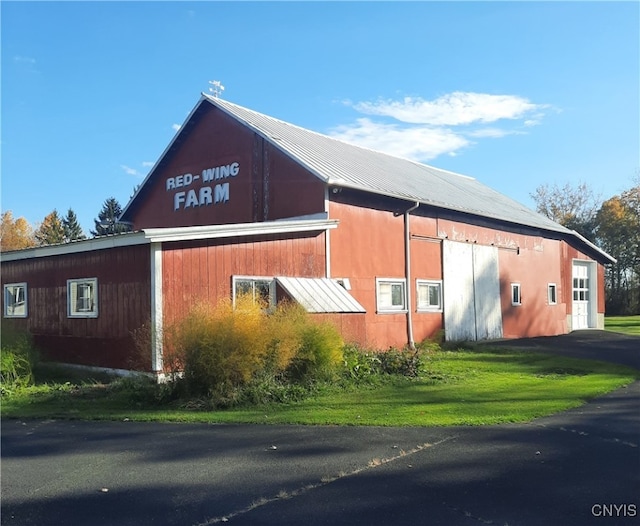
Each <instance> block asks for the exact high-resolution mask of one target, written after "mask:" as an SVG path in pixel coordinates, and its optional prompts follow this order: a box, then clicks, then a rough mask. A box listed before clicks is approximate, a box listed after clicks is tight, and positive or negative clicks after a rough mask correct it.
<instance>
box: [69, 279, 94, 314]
mask: <svg viewBox="0 0 640 526" xmlns="http://www.w3.org/2000/svg"><path fill="white" fill-rule="evenodd" d="M67 316H68V317H69V318H97V317H98V279H97V278H83V279H70V280H67Z"/></svg>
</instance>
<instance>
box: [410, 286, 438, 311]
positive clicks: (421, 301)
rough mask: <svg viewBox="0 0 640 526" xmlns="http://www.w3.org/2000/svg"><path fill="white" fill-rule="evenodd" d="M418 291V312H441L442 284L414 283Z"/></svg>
mask: <svg viewBox="0 0 640 526" xmlns="http://www.w3.org/2000/svg"><path fill="white" fill-rule="evenodd" d="M416 285H417V289H418V291H417V292H418V293H417V296H418V310H419V311H441V310H442V282H441V281H426V280H417V281H416Z"/></svg>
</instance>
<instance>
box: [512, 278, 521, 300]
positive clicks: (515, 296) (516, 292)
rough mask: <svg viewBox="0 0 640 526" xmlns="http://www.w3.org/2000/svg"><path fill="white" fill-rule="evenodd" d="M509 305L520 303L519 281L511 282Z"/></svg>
mask: <svg viewBox="0 0 640 526" xmlns="http://www.w3.org/2000/svg"><path fill="white" fill-rule="evenodd" d="M511 305H522V296H521V293H520V283H512V284H511Z"/></svg>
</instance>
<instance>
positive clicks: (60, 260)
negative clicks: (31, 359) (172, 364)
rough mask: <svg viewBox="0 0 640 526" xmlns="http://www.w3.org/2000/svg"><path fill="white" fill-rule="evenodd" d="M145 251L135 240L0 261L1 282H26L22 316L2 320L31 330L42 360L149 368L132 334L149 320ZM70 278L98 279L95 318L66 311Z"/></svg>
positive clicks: (147, 269)
mask: <svg viewBox="0 0 640 526" xmlns="http://www.w3.org/2000/svg"><path fill="white" fill-rule="evenodd" d="M149 253H150V252H149V246H148V245H140V246H129V247H120V248H112V249H108V250H97V251H93V252H82V253H76V254H67V255H58V256H50V257H40V258H33V259H26V260H18V261H5V262H3V263H2V283H3V284H5V283H18V282H26V283H27V294H28V317H27V318H11V319H5V320H4V322H6V323H8V324H10V325H13V326H14V327H15V328H16V329H18V330H21V331H28V332H29V333H31V335H32V336H33V339H34V343H35V345H36V347H38V348H39V349H40V350H41V352H42V353H43V355H44V358H46V359H48V360H52V361H57V362H66V363H76V364H84V365H93V366H99V367H108V368H122V369H130V368H132V367H134V366H135V367H137V368H141V369H149V368H150V365H151V363H150V355H149V356H147V355H144V356H138V352H137V351H136V348H135V345H134V341H133V338H132V331H134V330H136V329H138V328H140V327H141V326H142V325H144V324H145V323H148V322H149V320H150V312H151V311H150V309H151V307H150V305H151V292H150V291H151V289H150V258H149ZM76 278H97V279H98V317H97V318H68V317H67V280H68V279H76ZM3 308H4V302H3ZM3 315H4V313H3ZM149 354H150V353H149Z"/></svg>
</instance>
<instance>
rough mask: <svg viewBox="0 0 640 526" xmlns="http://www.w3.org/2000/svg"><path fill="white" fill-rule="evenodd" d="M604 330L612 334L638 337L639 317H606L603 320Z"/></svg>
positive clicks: (639, 328)
mask: <svg viewBox="0 0 640 526" xmlns="http://www.w3.org/2000/svg"><path fill="white" fill-rule="evenodd" d="M604 328H605V329H606V330H608V331H612V332H621V333H623V334H630V335H632V336H640V316H607V317H606V318H605V319H604Z"/></svg>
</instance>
